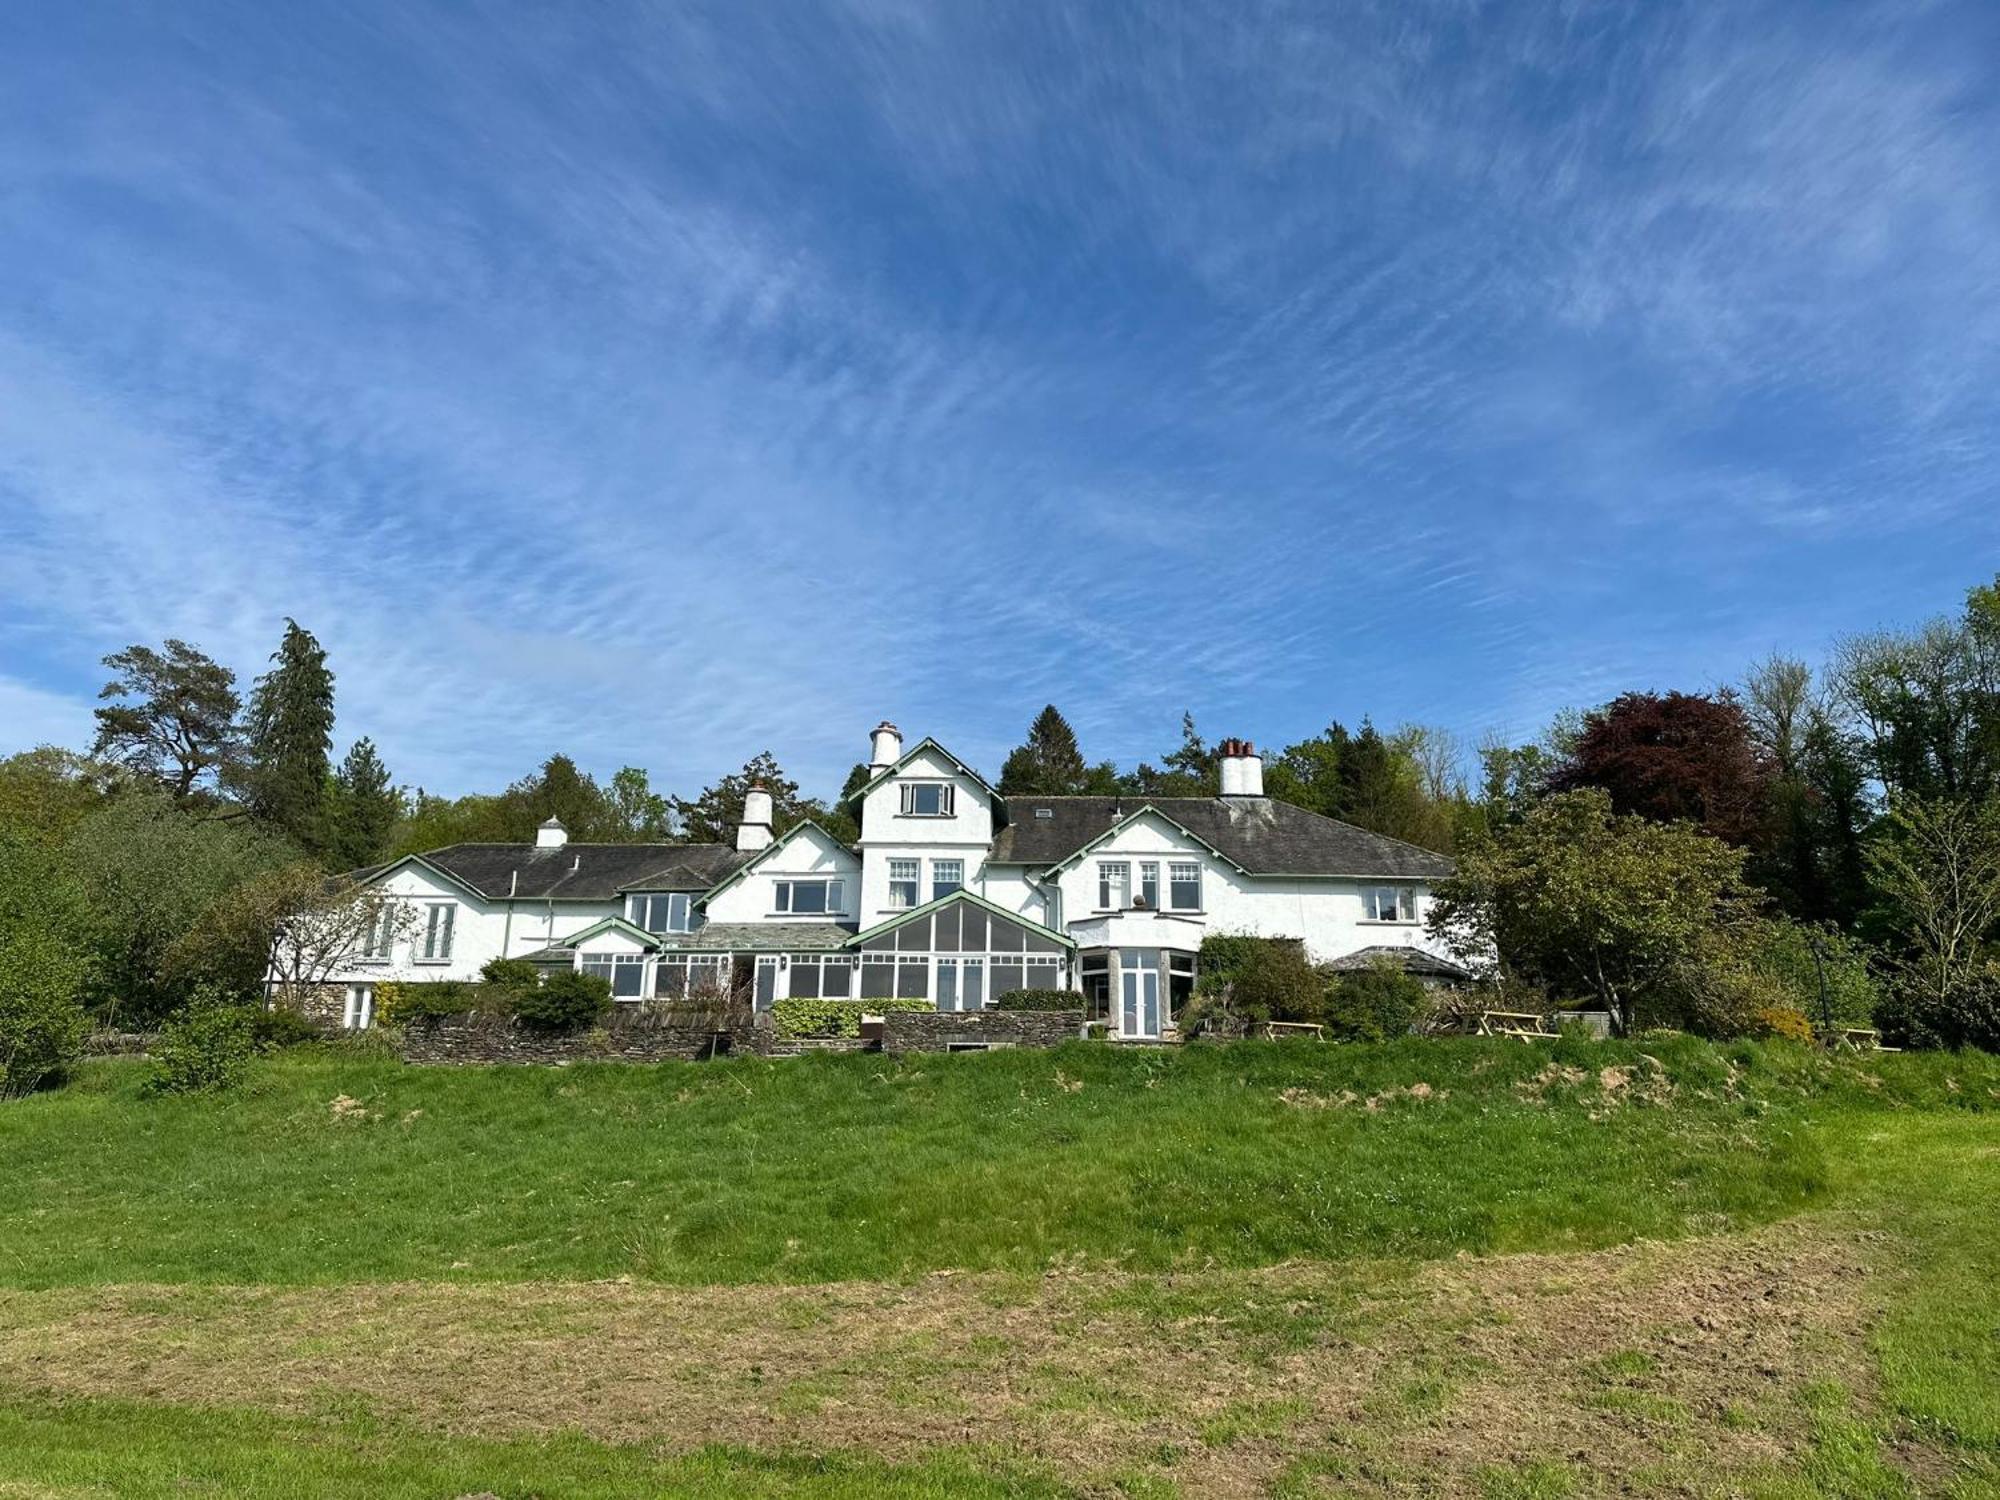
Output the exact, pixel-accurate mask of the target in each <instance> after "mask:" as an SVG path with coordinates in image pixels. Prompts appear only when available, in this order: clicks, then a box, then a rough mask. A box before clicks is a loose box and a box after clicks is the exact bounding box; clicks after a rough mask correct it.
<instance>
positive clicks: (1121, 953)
mask: <svg viewBox="0 0 2000 1500" xmlns="http://www.w3.org/2000/svg"><path fill="white" fill-rule="evenodd" d="M1118 984H1119V991H1118V996H1119V1007H1118V1034H1119V1035H1120V1036H1124V1037H1145V1038H1154V1039H1157V1038H1158V1037H1159V1035H1160V955H1159V953H1158V952H1157V951H1156V950H1154V949H1151V948H1121V949H1119V950H1118Z"/></svg>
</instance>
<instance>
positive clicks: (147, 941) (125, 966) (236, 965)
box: [67, 793, 298, 1025]
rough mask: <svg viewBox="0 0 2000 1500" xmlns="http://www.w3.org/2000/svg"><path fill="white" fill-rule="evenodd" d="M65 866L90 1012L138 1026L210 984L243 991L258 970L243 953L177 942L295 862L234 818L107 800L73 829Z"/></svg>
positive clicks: (155, 801)
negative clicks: (86, 969) (77, 896)
mask: <svg viewBox="0 0 2000 1500" xmlns="http://www.w3.org/2000/svg"><path fill="white" fill-rule="evenodd" d="M67 855H68V863H69V864H70V867H71V868H72V869H73V870H74V872H75V874H76V878H77V882H78V885H79V887H80V889H81V890H82V891H83V893H84V897H85V900H86V901H87V903H88V905H89V909H90V941H89V947H90V950H91V952H92V955H93V972H92V975H91V982H90V985H89V988H88V991H87V999H88V1000H89V1003H90V1005H91V1008H92V1009H93V1010H95V1011H96V1012H97V1013H98V1015H100V1016H101V1017H103V1018H104V1019H105V1020H106V1021H107V1022H115V1023H118V1024H133V1025H144V1024H146V1023H149V1022H151V1021H155V1020H157V1019H159V1018H160V1017H161V1016H164V1015H165V1014H167V1013H168V1012H169V1011H172V1010H174V1009H175V1008H176V1007H178V1006H179V1005H180V1004H181V1003H182V1002H183V1001H184V1000H185V999H186V997H187V995H188V994H189V993H190V992H191V990H192V988H193V987H194V986H195V985H197V984H200V983H203V982H212V983H215V984H219V985H222V986H223V987H225V988H228V989H232V990H235V991H237V992H239V993H240V992H242V991H244V990H246V989H250V988H254V987H255V985H256V984H257V982H258V980H259V979H260V978H261V977H262V973H263V959H264V955H263V954H262V952H260V951H258V950H257V949H256V948H254V947H252V948H250V949H248V950H247V951H246V950H244V949H241V948H237V949H229V950H211V951H209V952H207V953H206V954H204V955H203V956H202V957H200V958H199V959H196V958H195V957H194V956H193V955H192V954H190V953H189V952H188V951H187V950H186V949H185V948H183V949H182V950H181V951H180V952H179V953H178V954H177V953H176V951H175V949H176V945H177V944H179V943H181V942H182V940H183V939H184V938H185V937H186V936H187V934H188V933H189V932H190V931H191V930H192V929H193V928H194V927H195V926H196V924H197V923H198V922H200V921H201V919H202V917H203V916H204V915H205V914H206V913H207V912H208V911H209V909H210V908H211V907H212V906H214V905H215V904H216V903H217V902H218V901H220V900H221V899H222V898H223V897H224V896H226V895H227V894H228V893H229V892H230V891H232V890H234V889H235V888H236V887H237V886H238V885H240V884H241V883H242V882H244V881H245V880H248V879H250V878H252V877H253V876H256V875H258V874H261V873H263V872H265V871H267V870H272V869H276V868H278V867H280V866H282V865H285V864H288V863H291V862H293V861H295V860H296V859H297V858H298V852H297V850H295V849H293V848H292V847H291V845H290V844H289V843H288V842H286V840H284V839H283V838H281V837H279V836H277V835H275V834H272V833H271V832H269V831H268V830H266V829H264V828H262V827H260V826H259V825H257V824H254V823H251V822H248V821H247V820H242V819H235V820H231V819H219V818H204V817H200V816H197V815H195V813H194V812H193V811H192V810H190V809H187V808H183V807H181V806H179V805H178V804H176V803H175V802H173V801H172V800H171V799H170V798H168V797H166V796H163V795H157V794H156V795H141V794H136V793H135V794H131V795H127V796H122V797H119V798H116V799H114V800H113V801H111V802H109V803H107V804H106V805H105V806H104V807H102V808H100V809H99V810H98V811H96V812H94V813H92V814H91V815H90V816H89V817H87V818H85V819H84V820H83V821H82V822H80V823H78V824H77V826H76V831H75V832H74V833H73V834H72V835H71V837H70V841H69V844H68V848H67Z"/></svg>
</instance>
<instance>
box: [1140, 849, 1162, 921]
mask: <svg viewBox="0 0 2000 1500" xmlns="http://www.w3.org/2000/svg"><path fill="white" fill-rule="evenodd" d="M1138 904H1139V905H1141V906H1144V907H1147V908H1149V909H1151V910H1153V911H1158V910H1159V909H1160V866H1159V864H1158V862H1157V861H1155V860H1150V859H1149V860H1146V861H1145V862H1144V863H1143V864H1141V865H1140V866H1139V903H1138Z"/></svg>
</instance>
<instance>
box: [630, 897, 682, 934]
mask: <svg viewBox="0 0 2000 1500" xmlns="http://www.w3.org/2000/svg"><path fill="white" fill-rule="evenodd" d="M656 901H664V902H666V903H667V925H666V926H664V927H654V926H652V925H651V922H652V915H651V908H652V905H653V903H654V902H656ZM625 920H626V921H628V922H630V923H631V924H632V925H633V926H634V927H639V928H643V929H644V930H645V931H647V932H651V933H655V934H658V933H663V932H692V931H694V897H693V895H692V894H690V893H689V892H687V891H644V892H641V893H640V894H638V895H635V896H628V897H626V898H625Z"/></svg>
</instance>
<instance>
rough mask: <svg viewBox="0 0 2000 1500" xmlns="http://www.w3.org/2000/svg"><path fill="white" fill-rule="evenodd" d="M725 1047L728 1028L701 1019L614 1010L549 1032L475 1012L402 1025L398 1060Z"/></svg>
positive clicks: (495, 1059)
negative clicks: (719, 1029)
mask: <svg viewBox="0 0 2000 1500" xmlns="http://www.w3.org/2000/svg"><path fill="white" fill-rule="evenodd" d="M728 1050H729V1036H728V1033H726V1032H725V1033H721V1034H720V1035H718V1034H717V1033H716V1032H714V1031H713V1030H711V1029H710V1027H709V1025H708V1023H706V1022H704V1021H693V1022H687V1023H672V1022H668V1023H661V1022H658V1021H653V1020H645V1021H640V1020H636V1019H629V1018H626V1017H623V1016H620V1015H618V1014H616V1013H615V1012H614V1013H613V1014H612V1015H611V1016H610V1017H609V1018H608V1019H607V1020H606V1021H605V1023H604V1025H602V1026H599V1027H595V1028H593V1029H591V1030H589V1031H576V1032H563V1033H554V1034H552V1033H549V1032H545V1031H536V1030H534V1029H532V1028H530V1027H526V1026H523V1025H522V1024H521V1023H520V1022H519V1021H516V1020H515V1019H513V1018H512V1017H511V1016H482V1015H475V1014H467V1015H463V1016H447V1017H445V1018H443V1019H441V1020H436V1021H412V1022H411V1023H410V1024H409V1025H407V1026H405V1027H404V1028H403V1061H404V1062H409V1063H542V1064H549V1063H567V1062H595V1061H610V1062H671V1061H691V1060H694V1059H697V1058H704V1057H708V1056H710V1055H711V1054H713V1053H714V1052H717V1051H722V1052H726V1051H728Z"/></svg>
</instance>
